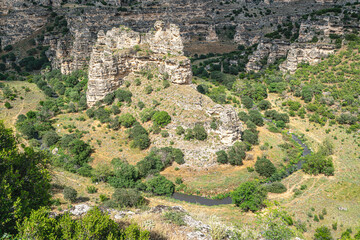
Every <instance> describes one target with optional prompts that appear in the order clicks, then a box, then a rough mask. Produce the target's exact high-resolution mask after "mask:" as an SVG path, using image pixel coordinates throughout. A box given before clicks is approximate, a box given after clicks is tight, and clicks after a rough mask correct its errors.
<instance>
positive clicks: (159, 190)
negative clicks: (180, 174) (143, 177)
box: [146, 175, 175, 196]
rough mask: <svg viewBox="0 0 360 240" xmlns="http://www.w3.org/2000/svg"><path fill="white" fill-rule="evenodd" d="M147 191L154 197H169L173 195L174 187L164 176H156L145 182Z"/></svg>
mask: <svg viewBox="0 0 360 240" xmlns="http://www.w3.org/2000/svg"><path fill="white" fill-rule="evenodd" d="M146 185H147V191H150V192H152V193H154V194H155V195H167V196H171V195H172V194H173V193H174V190H175V185H174V184H173V183H172V182H171V181H169V180H167V179H166V178H165V177H164V176H161V175H158V176H156V177H154V178H152V179H150V180H149V181H147V182H146Z"/></svg>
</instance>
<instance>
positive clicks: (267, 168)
mask: <svg viewBox="0 0 360 240" xmlns="http://www.w3.org/2000/svg"><path fill="white" fill-rule="evenodd" d="M255 171H256V172H257V173H259V174H260V176H264V177H271V175H273V174H274V173H275V172H276V167H275V166H274V164H273V163H272V162H271V161H270V160H269V159H267V158H266V157H261V158H259V157H258V159H257V161H256V163H255Z"/></svg>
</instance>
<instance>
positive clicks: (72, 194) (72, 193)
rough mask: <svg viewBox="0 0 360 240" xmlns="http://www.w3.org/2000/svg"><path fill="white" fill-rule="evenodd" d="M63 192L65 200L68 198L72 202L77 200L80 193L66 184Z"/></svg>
mask: <svg viewBox="0 0 360 240" xmlns="http://www.w3.org/2000/svg"><path fill="white" fill-rule="evenodd" d="M63 194H64V199H65V200H68V201H70V202H75V201H76V198H77V194H78V193H77V191H76V190H75V189H74V188H72V187H67V186H66V187H64V191H63Z"/></svg>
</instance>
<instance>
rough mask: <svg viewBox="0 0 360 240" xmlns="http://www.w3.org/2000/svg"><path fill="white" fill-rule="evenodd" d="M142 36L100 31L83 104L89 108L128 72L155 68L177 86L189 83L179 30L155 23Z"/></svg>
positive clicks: (117, 30) (128, 31) (126, 30)
mask: <svg viewBox="0 0 360 240" xmlns="http://www.w3.org/2000/svg"><path fill="white" fill-rule="evenodd" d="M154 28H155V30H154V31H150V32H148V33H146V34H141V33H139V32H135V31H133V30H131V29H129V28H126V27H120V28H113V29H112V30H110V31H108V32H107V33H106V34H105V33H104V32H103V31H100V32H99V34H98V39H97V42H96V43H95V46H94V47H93V50H92V53H91V58H90V64H89V81H88V90H87V102H88V105H89V106H92V105H93V104H94V103H95V102H96V101H99V100H101V99H103V98H104V97H105V96H106V95H107V94H108V93H110V92H112V91H114V90H115V89H117V88H118V87H119V86H121V85H122V83H123V80H124V77H126V76H127V75H128V74H129V73H130V72H135V71H142V70H146V69H147V68H150V67H156V68H158V69H159V72H160V73H161V74H163V75H166V76H168V77H169V80H170V81H171V82H173V83H177V84H189V83H190V82H191V78H192V72H191V65H190V60H189V59H188V58H186V57H185V56H183V48H184V47H183V43H182V40H181V37H180V30H179V28H178V27H177V26H176V25H174V24H170V25H169V27H167V28H164V23H163V22H161V21H158V22H156V23H155V25H154Z"/></svg>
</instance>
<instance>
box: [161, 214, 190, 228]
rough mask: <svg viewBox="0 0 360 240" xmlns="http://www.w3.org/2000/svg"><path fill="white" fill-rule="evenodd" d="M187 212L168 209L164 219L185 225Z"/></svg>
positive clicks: (178, 224)
mask: <svg viewBox="0 0 360 240" xmlns="http://www.w3.org/2000/svg"><path fill="white" fill-rule="evenodd" d="M185 215H186V213H184V212H175V211H168V212H165V213H164V215H163V216H164V219H165V221H166V222H169V223H172V224H175V225H177V226H185V225H186V223H185V221H184V216H185Z"/></svg>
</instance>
